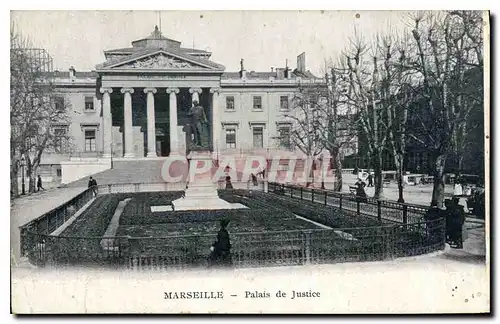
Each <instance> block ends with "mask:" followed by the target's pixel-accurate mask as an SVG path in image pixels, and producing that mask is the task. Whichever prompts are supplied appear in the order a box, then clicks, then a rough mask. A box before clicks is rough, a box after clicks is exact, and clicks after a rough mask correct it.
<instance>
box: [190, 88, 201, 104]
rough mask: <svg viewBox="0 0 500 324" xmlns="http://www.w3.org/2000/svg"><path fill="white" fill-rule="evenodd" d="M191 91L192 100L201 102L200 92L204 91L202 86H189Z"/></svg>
mask: <svg viewBox="0 0 500 324" xmlns="http://www.w3.org/2000/svg"><path fill="white" fill-rule="evenodd" d="M189 93H190V94H191V101H195V100H196V101H198V103H199V102H200V94H201V93H202V90H201V88H189Z"/></svg>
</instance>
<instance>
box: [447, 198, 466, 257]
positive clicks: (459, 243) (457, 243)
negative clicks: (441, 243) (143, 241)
mask: <svg viewBox="0 0 500 324" xmlns="http://www.w3.org/2000/svg"><path fill="white" fill-rule="evenodd" d="M458 202H459V199H458V198H456V197H453V199H452V200H451V203H449V205H448V206H447V211H448V217H449V221H448V222H449V225H450V246H451V247H453V248H457V249H462V248H463V233H462V227H463V225H464V223H465V213H464V207H463V206H462V205H460V204H459V203H458Z"/></svg>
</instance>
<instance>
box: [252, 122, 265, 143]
mask: <svg viewBox="0 0 500 324" xmlns="http://www.w3.org/2000/svg"><path fill="white" fill-rule="evenodd" d="M253 147H254V148H263V147H264V128H262V127H254V128H253Z"/></svg>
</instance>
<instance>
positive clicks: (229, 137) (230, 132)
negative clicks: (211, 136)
mask: <svg viewBox="0 0 500 324" xmlns="http://www.w3.org/2000/svg"><path fill="white" fill-rule="evenodd" d="M226 148H230V149H234V148H236V129H234V128H229V129H226Z"/></svg>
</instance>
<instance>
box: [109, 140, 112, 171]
mask: <svg viewBox="0 0 500 324" xmlns="http://www.w3.org/2000/svg"><path fill="white" fill-rule="evenodd" d="M109 150H110V153H111V155H110V157H109V159H110V164H111V169H113V143H112V142H111V143H110V144H109Z"/></svg>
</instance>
